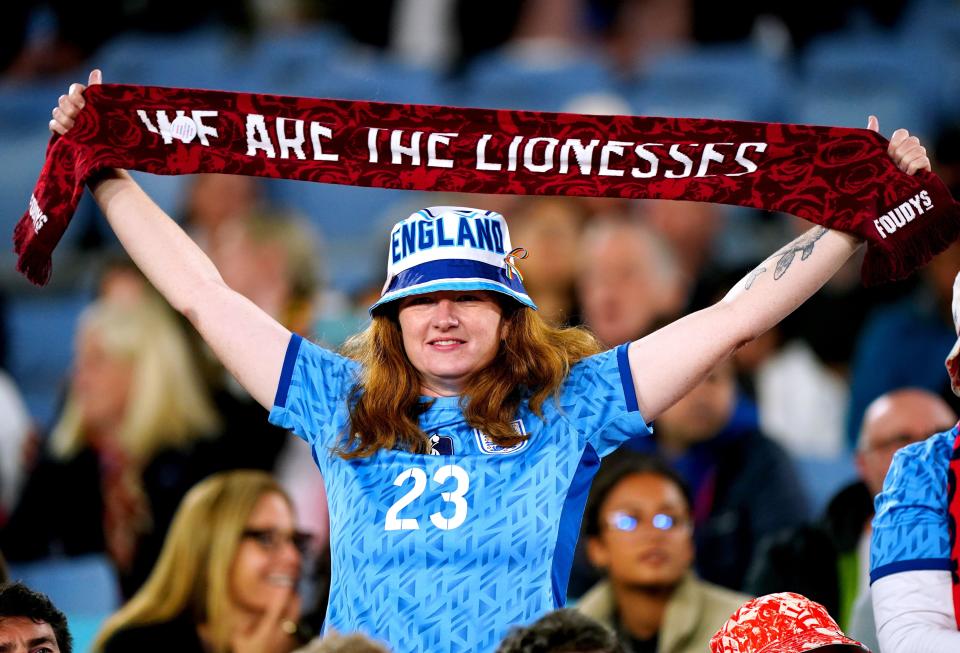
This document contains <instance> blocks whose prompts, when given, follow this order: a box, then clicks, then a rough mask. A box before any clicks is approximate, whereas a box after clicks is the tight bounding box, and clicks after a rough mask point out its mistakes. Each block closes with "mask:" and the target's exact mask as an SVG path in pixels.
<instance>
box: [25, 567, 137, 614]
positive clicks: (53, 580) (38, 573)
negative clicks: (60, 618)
mask: <svg viewBox="0 0 960 653" xmlns="http://www.w3.org/2000/svg"><path fill="white" fill-rule="evenodd" d="M9 567H10V578H11V579H13V580H19V581H22V582H23V583H24V584H25V585H26V586H27V587H29V588H30V589H32V590H36V591H38V592H43V593H44V594H46V595H47V596H49V597H50V600H51V601H53V604H54V605H56V606H57V608H59V609H60V610H62V611H63V612H66V613H68V614H84V615H103V614H110V613H111V612H113V611H114V610H116V609H117V608H118V607H119V606H120V600H121V599H120V584H119V581H118V580H117V573H116V570H115V569H114V567H113V563H111V562H110V560H109V559H108V558H107V557H106V556H105V555H98V554H89V555H83V556H75V557H70V558H67V557H64V558H59V557H58V558H48V559H46V560H38V561H36V562H26V563H24V562H21V563H16V564H14V563H11V564H9Z"/></svg>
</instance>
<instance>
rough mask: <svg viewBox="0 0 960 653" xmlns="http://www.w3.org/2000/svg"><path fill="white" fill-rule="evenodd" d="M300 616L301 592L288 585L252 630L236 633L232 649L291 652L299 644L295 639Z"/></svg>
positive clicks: (245, 652)
mask: <svg viewBox="0 0 960 653" xmlns="http://www.w3.org/2000/svg"><path fill="white" fill-rule="evenodd" d="M299 619H300V595H299V594H297V591H296V588H293V587H290V588H287V590H286V591H284V592H283V593H282V594H278V595H277V597H276V600H275V601H273V602H272V603H271V604H270V607H269V608H268V609H267V611H266V612H264V613H263V616H261V617H260V619H259V620H258V621H257V622H256V624H255V625H254V626H253V628H251V629H250V630H248V631H246V632H238V633H234V635H233V637H232V640H231V643H230V650H231V651H233V653H289V652H290V651H292V650H294V649H295V648H297V646H299V641H298V640H297V638H296V633H297V621H298V620H299Z"/></svg>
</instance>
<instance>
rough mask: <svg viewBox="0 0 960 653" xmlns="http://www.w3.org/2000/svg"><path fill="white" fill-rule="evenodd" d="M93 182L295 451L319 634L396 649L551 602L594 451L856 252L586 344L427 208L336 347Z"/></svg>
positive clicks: (120, 226)
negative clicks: (355, 330)
mask: <svg viewBox="0 0 960 653" xmlns="http://www.w3.org/2000/svg"><path fill="white" fill-rule="evenodd" d="M101 79H102V77H101V74H100V72H99V71H93V72H92V73H91V75H90V78H89V81H90V83H91V84H96V83H100V81H101ZM84 89H85V87H84V86H83V85H82V84H74V85H72V86H71V88H70V89H69V92H68V93H67V94H66V95H63V96H61V97H60V99H59V101H58V107H57V108H56V109H54V111H53V119H52V120H51V123H50V128H51V130H53V131H54V132H55V133H57V134H65V133H67V132H68V130H70V129H72V128H73V127H74V124H75V122H74V121H75V119H76V117H77V116H78V115H80V114H79V112H80V111H82V110H83V105H84V98H83V91H84ZM870 126H871V127H872V128H873V129H875V130H876V129H878V125H877V122H876V119H875V118H872V119H871V120H870ZM888 151H889V153H890V155H891V156H892V157H893V158H894V160H895V161H896V162H897V163H898V164H899V165H900V166H901V167H902V168H903V169H904V170H910V171H916V170H917V169H920V168H923V169H926V168H928V167H929V160H927V159H926V155H925V151H924V150H923V148H922V147H921V146H920V145H919V141H916V139H911V138H910V137H909V135H908V134H907V132H906V131H903V130H901V131H897V132H895V134H894V139H893V141H891V145H890V148H889V150H888ZM418 174H419V173H418ZM471 183H472V182H470V181H469V180H466V179H465V180H464V188H471V187H472V186H471ZM91 187H92V191H93V195H94V198H95V200H96V201H97V203H98V205H99V206H100V208H101V209H102V210H103V212H104V215H105V216H106V218H107V221H108V222H109V223H110V225H111V228H112V229H113V231H114V233H115V235H116V236H117V237H118V239H119V240H120V242H121V243H122V244H123V246H124V249H125V250H126V251H127V253H128V254H130V256H131V258H132V259H133V261H134V262H135V263H136V264H137V265H138V267H139V268H140V269H141V271H143V272H144V274H145V275H146V277H147V278H148V279H149V280H150V281H151V283H153V284H154V285H155V286H156V288H157V289H158V291H159V292H160V293H161V294H162V295H163V296H164V297H165V298H166V299H167V300H168V301H169V302H170V304H171V305H172V306H174V307H175V308H176V309H177V310H178V311H180V312H181V313H182V314H183V315H184V316H186V317H187V318H188V319H189V320H190V322H191V323H192V324H193V325H194V326H195V327H196V328H197V330H198V331H199V332H200V334H201V336H202V337H203V339H204V340H205V342H206V343H207V344H208V345H210V348H211V349H212V350H213V351H214V353H215V354H216V355H217V356H218V357H219V358H220V360H221V362H223V364H224V366H225V367H226V368H227V369H228V370H229V371H230V372H231V373H232V374H233V375H234V378H235V379H236V380H237V381H238V382H239V383H240V385H242V386H243V387H244V388H245V389H246V390H247V392H249V394H250V395H251V396H252V397H254V398H255V399H256V400H257V401H258V402H259V403H260V404H261V405H262V406H264V407H265V408H268V409H270V411H271V412H270V420H271V422H272V423H274V424H275V425H278V426H281V427H283V428H287V429H290V430H292V431H293V432H294V433H296V434H297V435H298V436H300V437H301V438H303V439H304V440H305V441H306V442H308V443H309V445H310V447H311V449H312V455H313V459H314V461H316V463H317V466H318V467H319V469H320V472H321V474H322V475H323V482H324V487H325V489H326V493H327V497H328V505H329V514H330V532H331V534H332V537H331V542H332V545H331V568H332V576H331V588H330V605H329V608H328V610H327V614H326V621H325V626H324V627H325V628H326V629H331V628H332V629H335V630H338V631H340V632H354V631H359V632H362V633H363V634H365V635H367V636H370V637H373V638H376V639H379V640H382V641H385V642H387V643H388V644H390V645H393V646H397V647H401V650H423V651H458V652H459V651H464V652H466V651H476V652H478V653H482V652H488V651H493V650H494V649H495V647H496V645H497V644H498V643H499V642H500V640H501V639H502V638H503V637H504V636H505V635H506V633H507V631H508V630H509V628H510V627H511V626H513V625H516V624H527V623H531V622H533V621H535V620H536V619H537V618H538V617H540V616H542V615H543V614H545V613H547V612H550V611H552V610H555V609H556V608H559V607H562V606H563V605H564V604H565V602H566V592H567V584H568V580H569V576H570V567H571V562H572V559H573V553H574V547H575V545H576V540H577V534H578V532H579V530H580V529H579V517H580V514H581V512H582V510H583V505H584V501H585V499H586V497H587V490H588V488H589V485H590V480H591V478H592V476H593V474H594V472H595V471H596V469H597V467H598V466H599V461H600V459H601V458H603V457H604V456H605V455H607V454H609V453H611V452H612V451H613V450H615V449H616V448H618V447H619V446H620V445H621V444H622V443H623V442H624V441H626V440H627V439H630V438H633V437H641V436H645V435H648V434H649V433H650V431H649V429H648V427H647V424H646V423H647V422H648V421H652V420H654V419H656V418H657V417H658V416H660V415H661V414H663V413H664V411H665V410H667V409H668V408H669V407H670V406H671V405H672V404H673V403H675V402H676V401H677V400H678V399H680V398H681V397H683V396H684V395H685V394H687V393H688V392H689V391H690V390H691V389H692V388H693V387H694V386H696V385H697V383H698V382H699V381H700V379H702V378H703V377H704V376H706V375H707V374H709V373H710V370H711V369H713V368H714V367H716V366H717V365H719V364H720V363H721V362H722V361H723V360H725V359H726V358H728V357H729V356H730V355H731V354H732V353H733V352H734V351H735V350H736V349H737V348H739V347H740V346H742V345H744V344H746V343H747V342H749V341H751V340H753V339H754V338H756V337H758V336H759V335H760V334H762V333H763V332H764V331H766V330H767V329H769V328H770V327H771V326H773V325H774V324H776V323H777V322H779V321H780V320H782V319H783V318H784V317H785V316H786V315H788V314H789V313H790V312H791V311H793V310H794V309H795V308H796V307H797V306H799V305H800V304H801V303H802V302H803V301H805V300H806V299H807V298H808V297H809V296H810V295H812V294H813V293H814V292H816V290H817V289H818V288H820V286H822V285H823V284H824V283H826V281H827V280H828V279H829V278H830V277H831V276H833V274H834V272H836V271H837V270H838V269H840V267H841V266H842V265H843V264H844V262H845V261H847V259H849V258H850V257H851V256H852V255H853V254H854V253H855V252H856V251H857V250H858V249H859V248H860V246H861V245H862V242H860V241H859V240H858V239H857V238H855V237H853V236H850V235H848V234H845V233H840V232H834V231H830V230H827V229H824V228H814V229H812V230H811V231H809V232H808V233H807V234H805V235H804V236H801V237H800V238H799V239H797V240H795V241H794V242H793V243H792V244H790V245H788V246H787V247H786V248H784V249H783V250H781V251H780V252H778V253H777V254H774V255H773V256H772V257H771V258H770V259H768V260H767V261H766V262H765V263H764V264H762V265H760V266H759V267H758V268H757V269H756V270H755V271H754V272H753V273H751V274H750V275H749V276H748V277H745V278H744V279H743V280H742V281H741V282H740V283H738V284H737V285H736V286H735V287H734V288H733V289H732V290H731V291H730V293H729V294H728V295H727V296H726V297H725V298H724V299H723V300H721V301H719V302H718V303H717V304H714V305H713V306H711V307H708V308H706V309H703V310H701V311H698V312H695V313H691V314H690V315H688V316H686V317H684V318H681V319H680V320H677V321H676V322H673V323H671V324H669V325H667V326H665V327H663V328H662V329H660V330H659V331H656V332H655V333H652V334H650V335H648V336H645V337H644V338H642V339H640V340H636V341H633V342H629V343H623V344H621V345H620V346H618V347H616V348H614V349H611V350H608V351H601V347H600V345H599V343H598V342H597V341H596V339H595V338H594V337H593V336H592V334H590V333H589V332H587V331H585V330H582V329H575V328H559V327H553V326H550V325H549V324H547V323H546V322H545V321H544V320H543V318H541V317H540V315H539V313H538V312H537V310H536V309H537V307H536V304H535V302H534V301H533V299H532V298H531V297H530V295H529V294H528V293H527V291H526V289H525V288H524V286H523V282H522V275H521V274H520V270H519V269H518V265H519V263H518V260H519V259H523V258H524V257H525V256H526V251H525V250H523V249H522V248H514V247H513V244H512V243H511V241H510V235H509V230H508V228H507V221H506V219H505V218H504V217H503V216H502V215H500V214H499V213H496V212H494V211H489V210H484V209H477V208H469V207H452V206H436V207H429V208H424V209H422V210H420V211H417V212H416V213H414V214H412V215H410V216H409V217H408V218H406V219H405V220H401V221H399V222H397V223H396V224H395V225H394V227H393V229H392V230H391V232H390V238H389V240H388V241H387V243H388V252H389V253H388V256H387V278H386V280H385V284H384V287H383V291H382V294H381V296H380V298H379V299H378V300H377V301H376V302H375V303H374V304H373V305H372V306H370V308H369V312H370V315H371V321H370V324H369V325H368V327H367V328H366V329H365V330H364V331H362V332H361V333H359V334H357V335H356V336H355V337H353V338H351V339H350V340H349V341H348V342H347V343H346V345H345V347H344V349H343V352H342V353H340V354H338V353H335V352H332V351H329V350H326V349H324V348H323V347H320V346H318V345H316V344H314V343H312V342H310V341H309V340H307V339H304V338H303V337H301V336H300V335H298V334H295V333H292V332H291V331H289V330H288V329H287V328H286V327H285V326H284V325H282V324H281V323H279V322H277V321H276V320H275V319H274V318H272V317H271V316H270V315H269V314H267V313H266V312H264V311H263V310H262V309H260V308H258V307H257V306H256V305H255V304H254V303H253V302H251V301H249V300H248V299H246V298H245V297H243V296H242V295H241V294H239V293H237V292H236V291H234V290H233V289H231V288H230V287H229V286H228V285H227V283H226V282H225V281H224V278H223V276H222V275H221V273H220V272H219V271H218V270H217V268H216V266H215V265H214V264H213V262H212V261H211V260H210V259H209V258H208V257H207V256H206V254H204V252H203V251H202V250H201V249H200V248H199V247H198V246H197V245H196V243H194V242H193V241H192V240H191V239H190V238H189V236H188V235H187V234H186V233H184V232H183V230H182V229H181V228H180V227H179V225H177V224H176V223H175V222H174V221H173V220H171V219H170V217H169V216H168V215H166V214H165V213H164V212H163V211H162V210H161V209H160V208H159V207H158V206H157V205H156V204H154V203H153V202H152V200H151V199H150V198H149V196H148V195H146V194H145V193H144V192H143V190H142V189H141V188H140V187H139V186H138V185H137V183H136V182H135V181H134V180H133V178H132V177H130V176H129V174H127V173H126V172H124V171H122V170H111V171H108V172H106V173H105V174H104V175H103V176H101V177H99V178H98V179H97V180H95V181H93V183H92V185H91ZM324 208H325V207H318V210H323V209H324ZM338 218H339V219H340V220H352V221H362V220H364V219H368V216H364V215H362V214H356V215H354V214H344V215H342V216H338ZM798 252H802V256H797V255H796V254H797V253H798ZM534 254H536V253H534ZM788 268H789V270H788ZM634 301H638V302H643V301H647V298H645V297H635V298H634Z"/></svg>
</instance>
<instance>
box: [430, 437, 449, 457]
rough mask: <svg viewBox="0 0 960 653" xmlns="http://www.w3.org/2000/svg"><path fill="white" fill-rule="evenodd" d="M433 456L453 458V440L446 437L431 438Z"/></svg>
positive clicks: (431, 453)
mask: <svg viewBox="0 0 960 653" xmlns="http://www.w3.org/2000/svg"><path fill="white" fill-rule="evenodd" d="M430 455H431V456H452V455H453V438H451V437H447V436H446V435H433V436H431V438H430Z"/></svg>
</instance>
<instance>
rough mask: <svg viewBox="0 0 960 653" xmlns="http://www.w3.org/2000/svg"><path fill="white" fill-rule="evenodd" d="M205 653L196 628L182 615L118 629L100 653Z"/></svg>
mask: <svg viewBox="0 0 960 653" xmlns="http://www.w3.org/2000/svg"><path fill="white" fill-rule="evenodd" d="M132 651H136V652H137V653H152V652H153V651H156V652H157V653H168V652H170V653H172V652H173V651H176V653H205V649H204V648H203V644H202V643H201V641H200V636H199V635H198V634H197V628H196V626H195V625H194V623H193V621H191V620H190V619H189V618H187V617H185V616H181V617H177V618H176V619H173V620H172V621H164V622H161V623H156V624H146V625H142V626H132V627H130V628H124V629H122V630H118V631H117V632H116V633H114V634H113V637H111V638H110V639H108V640H107V641H106V642H105V643H104V645H103V651H102V653H131V652H132Z"/></svg>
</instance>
